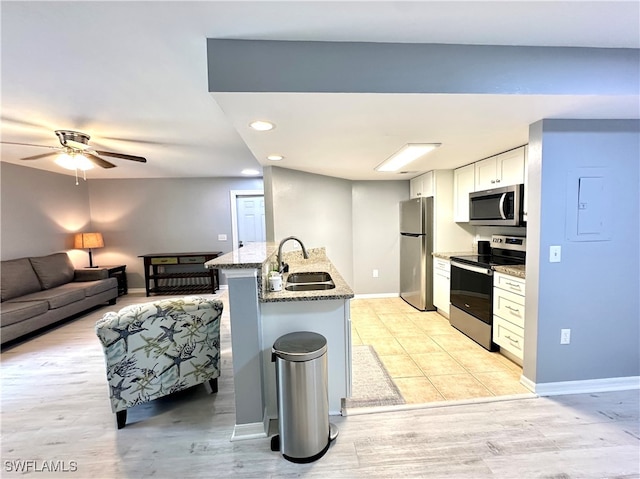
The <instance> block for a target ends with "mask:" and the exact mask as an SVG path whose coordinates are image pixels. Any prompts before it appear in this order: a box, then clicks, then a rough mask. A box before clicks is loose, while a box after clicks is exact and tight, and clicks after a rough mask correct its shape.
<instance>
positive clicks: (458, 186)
mask: <svg viewBox="0 0 640 479" xmlns="http://www.w3.org/2000/svg"><path fill="white" fill-rule="evenodd" d="M475 175H476V170H475V165H474V164H471V165H467V166H463V167H462V168H457V169H455V170H453V202H454V203H453V221H455V222H456V223H468V222H469V193H471V192H472V191H475Z"/></svg>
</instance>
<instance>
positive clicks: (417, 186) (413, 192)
mask: <svg viewBox="0 0 640 479" xmlns="http://www.w3.org/2000/svg"><path fill="white" fill-rule="evenodd" d="M420 196H422V176H417V177H415V178H411V180H409V197H410V198H419V197H420Z"/></svg>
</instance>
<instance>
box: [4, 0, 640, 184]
mask: <svg viewBox="0 0 640 479" xmlns="http://www.w3.org/2000/svg"><path fill="white" fill-rule="evenodd" d="M0 8H1V10H0V14H1V21H2V30H1V35H2V37H1V39H2V51H1V52H2V56H1V62H2V71H1V75H2V76H1V80H2V83H1V88H2V90H1V93H2V97H1V103H2V123H1V126H2V140H3V141H12V142H23V143H32V144H40V145H49V146H57V145H58V141H57V138H56V137H55V135H54V133H53V131H54V130H56V129H71V130H79V131H83V132H85V133H88V134H90V135H91V137H92V139H91V142H90V144H91V145H92V146H94V147H96V148H98V149H102V150H108V151H116V152H120V153H128V154H132V155H138V156H144V157H146V158H147V159H148V163H147V164H137V163H133V162H127V161H124V160H117V159H113V160H112V161H113V162H114V163H116V164H117V165H118V168H113V169H110V170H103V169H100V168H97V169H94V170H91V171H90V172H88V173H87V176H88V177H89V178H145V177H146V178H158V177H191V176H198V177H211V176H240V171H241V170H242V169H244V168H257V169H260V166H261V165H262V166H264V165H266V164H267V163H268V161H267V160H266V159H264V158H265V156H266V155H267V154H268V153H272V152H274V151H278V152H281V153H282V154H283V155H285V157H286V158H285V160H283V161H281V162H279V163H277V165H278V166H282V167H285V168H292V169H299V170H303V171H309V172H314V173H319V174H326V175H331V176H337V177H342V178H348V179H386V178H399V176H398V175H381V174H379V173H376V172H374V171H373V167H374V166H376V165H377V164H378V163H380V162H381V161H383V160H384V159H385V158H386V157H387V156H389V155H390V154H391V153H393V152H394V151H396V150H397V149H398V148H399V147H400V146H402V145H403V144H404V143H407V142H415V141H437V142H441V143H442V144H443V146H442V147H441V148H439V149H438V150H436V152H435V153H434V154H432V155H431V156H429V157H427V158H428V162H427V160H426V159H425V160H422V161H421V162H420V161H419V162H417V163H416V164H415V165H412V167H411V170H415V171H420V170H426V169H432V168H446V167H456V166H460V165H463V164H466V163H469V162H472V161H475V160H477V159H480V158H482V157H484V156H488V155H490V154H493V153H498V152H500V151H504V150H506V149H509V148H512V147H515V146H519V145H521V144H524V143H526V142H527V135H528V126H529V124H530V123H533V122H535V121H537V120H539V119H541V118H637V117H638V105H637V103H638V101H637V97H602V96H598V97H594V96H591V97H589V96H547V97H545V96H536V97H535V98H534V97H527V96H516V95H510V96H501V95H426V94H421V95H415V94H414V95H397V94H396V95H390V94H358V95H349V94H341V95H338V94H323V95H318V94H297V95H287V94H275V93H269V94H236V95H226V96H225V94H218V95H216V96H215V99H214V96H213V95H211V94H209V93H208V92H207V89H208V88H207V57H206V39H207V38H227V39H253V40H314V41H322V40H325V41H371V42H416V43H459V44H487V45H538V46H586V47H624V48H640V27H639V12H640V7H639V2H637V1H632V2H620V1H604V2H583V1H578V0H574V1H568V2H552V1H536V2H524V1H510V2H505V1H498V2H481V1H472V2H460V1H448V2H433V1H423V2H415V1H414V2H378V1H372V2H365V1H356V2H305V1H299V2H295V1H288V2H268V1H258V2H244V1H232V2H216V1H204V2H155V1H143V2H124V1H115V2H50V1H46V2H6V1H4V2H1V4H0ZM267 74H268V72H267ZM257 112H260V113H261V116H263V117H268V118H270V119H272V120H273V121H274V122H276V123H277V124H278V127H277V128H276V129H275V130H274V131H272V132H270V133H269V134H268V135H256V134H254V133H253V132H250V131H249V130H248V129H247V128H246V125H247V123H248V121H249V120H250V119H253V118H254V117H255V115H256V114H257ZM292 112H297V113H298V114H295V115H294V114H292ZM300 112H306V114H305V115H304V116H303V115H301V114H300ZM292 118H295V121H292ZM301 118H303V120H301ZM354 125H357V126H356V127H354ZM424 131H428V132H429V138H427V139H424V137H423V136H422V135H423V134H424V133H423V132H424ZM1 151H2V161H7V162H11V163H19V164H22V165H27V166H32V167H35V168H42V169H46V170H51V171H56V172H59V173H70V174H73V173H72V172H66V171H64V170H61V169H60V168H59V167H58V166H56V165H55V164H54V163H53V161H51V159H50V158H46V159H41V160H34V161H29V162H21V161H20V158H21V157H26V156H32V155H37V154H39V153H45V152H46V151H47V150H45V149H40V148H36V147H26V146H10V145H2V150H1ZM109 159H110V160H111V158H109ZM411 176H415V173H414V174H410V175H405V177H407V178H408V177H411Z"/></svg>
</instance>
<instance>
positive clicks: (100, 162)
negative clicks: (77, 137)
mask: <svg viewBox="0 0 640 479" xmlns="http://www.w3.org/2000/svg"><path fill="white" fill-rule="evenodd" d="M82 155H83V156H85V157H87V159H88V160H89V161H91V162H92V163H94V164H95V165H98V166H101V167H102V168H115V167H116V165H114V164H113V163H111V162H110V161H107V160H103V159H102V158H100V157H97V156H96V155H92V154H91V153H88V152H86V151H85V152H83V153H82Z"/></svg>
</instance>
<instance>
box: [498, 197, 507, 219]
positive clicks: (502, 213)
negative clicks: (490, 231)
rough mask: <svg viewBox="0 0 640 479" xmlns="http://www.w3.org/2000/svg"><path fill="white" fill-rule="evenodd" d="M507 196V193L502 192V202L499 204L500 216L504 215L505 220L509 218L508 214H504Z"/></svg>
mask: <svg viewBox="0 0 640 479" xmlns="http://www.w3.org/2000/svg"><path fill="white" fill-rule="evenodd" d="M506 198H507V194H506V193H502V195H501V196H500V204H499V205H498V209H499V210H500V216H502V219H503V220H506V219H507V215H505V214H504V200H505V199H506Z"/></svg>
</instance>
